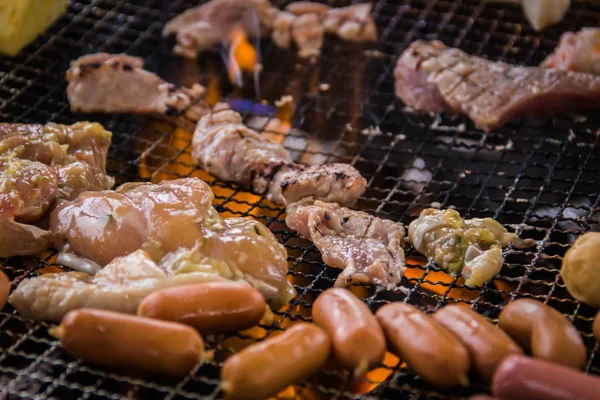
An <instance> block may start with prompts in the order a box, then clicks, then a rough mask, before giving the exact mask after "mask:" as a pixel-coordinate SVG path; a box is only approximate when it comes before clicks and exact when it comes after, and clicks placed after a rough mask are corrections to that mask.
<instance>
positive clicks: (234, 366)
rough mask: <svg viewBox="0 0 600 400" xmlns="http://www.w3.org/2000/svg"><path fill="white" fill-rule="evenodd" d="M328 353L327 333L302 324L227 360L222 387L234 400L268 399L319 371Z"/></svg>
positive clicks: (312, 325)
mask: <svg viewBox="0 0 600 400" xmlns="http://www.w3.org/2000/svg"><path fill="white" fill-rule="evenodd" d="M329 352H330V345H329V339H328V338H327V334H325V332H323V330H322V329H321V328H319V327H318V326H316V325H314V324H309V323H306V322H302V323H299V324H296V325H294V326H292V327H291V328H289V329H288V330H286V331H285V332H283V333H282V334H280V335H278V336H275V337H273V338H270V339H267V340H265V341H264V342H259V343H256V344H253V345H252V346H249V347H247V348H245V349H244V350H242V351H241V352H239V353H237V354H234V355H233V356H231V357H230V358H228V359H227V360H226V361H225V364H224V365H223V369H222V370H221V386H222V388H223V391H224V392H225V393H226V394H227V396H229V397H231V398H233V399H248V400H252V399H256V400H259V399H265V398H267V397H269V396H272V395H275V394H277V393H278V392H280V391H281V390H283V389H285V388H286V387H287V386H289V385H291V384H293V383H295V382H299V381H302V380H304V379H306V378H308V377H309V376H310V375H312V374H313V373H315V372H317V371H318V370H319V369H320V368H321V367H323V366H324V365H325V363H326V362H327V359H328V358H329Z"/></svg>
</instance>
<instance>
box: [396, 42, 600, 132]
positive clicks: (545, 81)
mask: <svg viewBox="0 0 600 400" xmlns="http://www.w3.org/2000/svg"><path fill="white" fill-rule="evenodd" d="M394 76H395V79H396V95H397V96H398V97H399V98H400V99H402V100H403V101H404V102H405V103H406V104H407V105H409V106H412V107H415V108H417V109H419V110H423V111H428V112H453V113H459V114H464V115H467V116H469V117H470V118H471V119H472V120H473V122H475V125H477V126H478V127H479V128H481V129H484V130H488V131H489V130H492V129H496V128H499V127H501V126H502V125H504V124H505V123H506V122H508V121H509V120H510V119H512V118H513V117H516V116H524V115H534V114H542V113H543V114H552V113H557V112H568V111H572V110H581V109H591V108H597V107H599V106H600V77H596V76H593V75H589V74H584V73H578V72H570V71H569V72H566V71H557V70H549V69H543V68H537V67H521V66H515V65H510V64H506V63H502V62H492V61H489V60H486V59H483V58H479V57H474V56H470V55H467V54H466V53H464V52H462V51H461V50H458V49H453V48H448V47H446V46H445V45H444V44H443V43H441V42H439V41H434V42H424V41H416V42H414V43H412V44H411V45H410V47H409V48H408V49H407V50H406V51H404V53H402V55H401V56H400V59H399V60H398V63H397V64H396V68H395V70H394Z"/></svg>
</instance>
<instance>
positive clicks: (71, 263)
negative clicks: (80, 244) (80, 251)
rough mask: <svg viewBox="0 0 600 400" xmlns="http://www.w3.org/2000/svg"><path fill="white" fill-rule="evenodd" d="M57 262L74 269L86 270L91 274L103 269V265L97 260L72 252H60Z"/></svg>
mask: <svg viewBox="0 0 600 400" xmlns="http://www.w3.org/2000/svg"><path fill="white" fill-rule="evenodd" d="M56 262H57V263H58V264H62V265H64V266H66V267H69V268H71V269H74V270H75V271H79V272H85V273H86V274H89V275H96V273H97V272H98V271H100V270H101V269H102V267H101V266H100V265H98V264H96V263H95V262H93V261H90V260H88V259H87V258H82V257H79V256H76V255H75V254H71V253H60V254H59V255H58V257H56Z"/></svg>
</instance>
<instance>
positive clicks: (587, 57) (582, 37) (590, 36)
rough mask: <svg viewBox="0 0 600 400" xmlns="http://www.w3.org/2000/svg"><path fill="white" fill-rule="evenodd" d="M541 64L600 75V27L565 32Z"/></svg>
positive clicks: (546, 66)
mask: <svg viewBox="0 0 600 400" xmlns="http://www.w3.org/2000/svg"><path fill="white" fill-rule="evenodd" d="M540 66H541V67H543V68H554V69H559V70H562V71H577V72H586V73H589V74H594V75H600V28H584V29H582V30H580V31H579V32H566V33H563V35H562V36H561V38H560V42H559V43H558V46H557V47H556V49H555V50H554V52H553V53H552V54H551V55H550V56H548V58H546V60H544V62H542V64H541V65H540Z"/></svg>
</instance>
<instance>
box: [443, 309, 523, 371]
mask: <svg viewBox="0 0 600 400" xmlns="http://www.w3.org/2000/svg"><path fill="white" fill-rule="evenodd" d="M433 317H434V318H435V319H436V320H437V321H439V322H441V323H442V325H444V326H445V327H446V328H447V329H449V330H450V331H451V332H453V333H454V334H455V335H456V336H457V337H458V338H459V339H460V340H461V341H462V342H463V343H464V345H465V346H466V347H467V350H469V354H470V355H471V360H472V361H473V365H474V366H475V369H476V370H477V372H478V373H479V374H480V375H481V376H482V377H484V378H485V379H487V380H491V379H492V375H493V374H494V370H495V369H496V367H497V366H498V364H499V363H500V362H501V361H502V360H503V359H504V358H506V357H507V356H508V355H510V354H522V353H523V350H521V348H520V347H519V346H518V345H517V344H516V343H515V342H514V341H513V340H512V339H511V338H510V337H509V336H508V335H507V334H506V333H504V332H503V331H502V330H501V329H500V328H498V327H497V326H496V325H494V324H492V323H491V322H489V321H488V320H487V319H485V318H484V317H483V316H482V315H480V314H478V313H477V312H475V311H473V310H471V309H470V308H467V307H463V306H460V305H458V304H452V305H448V306H446V307H443V308H442V309H440V310H439V311H438V312H437V313H435V314H434V316H433Z"/></svg>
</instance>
